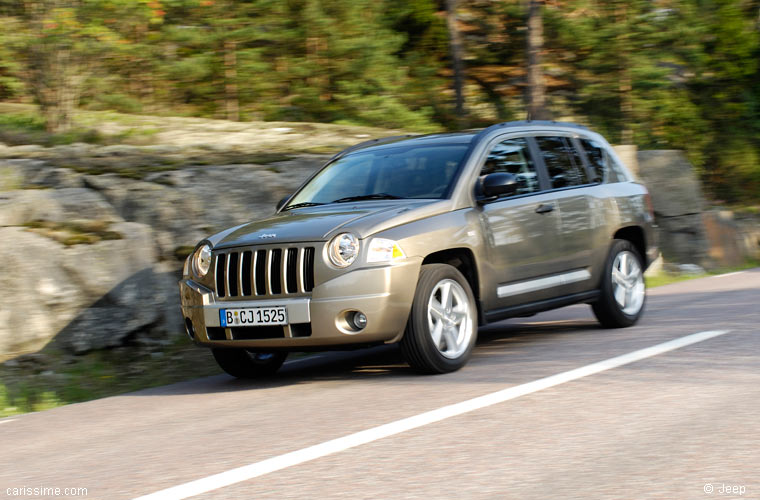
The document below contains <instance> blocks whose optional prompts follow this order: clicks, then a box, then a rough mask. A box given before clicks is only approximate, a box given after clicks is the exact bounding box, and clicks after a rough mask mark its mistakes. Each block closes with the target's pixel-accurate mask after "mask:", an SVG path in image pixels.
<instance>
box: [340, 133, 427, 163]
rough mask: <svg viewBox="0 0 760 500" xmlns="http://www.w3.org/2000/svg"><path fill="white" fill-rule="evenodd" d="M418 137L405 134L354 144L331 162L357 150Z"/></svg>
mask: <svg viewBox="0 0 760 500" xmlns="http://www.w3.org/2000/svg"><path fill="white" fill-rule="evenodd" d="M418 135H419V134H404V135H394V136H391V137H380V138H377V139H370V140H368V141H364V142H360V143H359V144H354V145H353V146H349V147H347V148H346V149H344V150H343V151H340V152H338V153H336V154H335V155H334V156H333V157H332V158H330V161H334V160H337V159H338V158H340V157H342V156H345V155H347V154H348V153H350V152H352V151H356V150H357V149H364V148H368V147H370V146H376V145H378V144H386V143H388V142H392V141H395V140H398V139H404V138H408V137H417V136H418Z"/></svg>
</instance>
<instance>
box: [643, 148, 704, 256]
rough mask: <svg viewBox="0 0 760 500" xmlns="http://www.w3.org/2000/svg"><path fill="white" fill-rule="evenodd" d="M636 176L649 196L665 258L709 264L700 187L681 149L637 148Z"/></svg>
mask: <svg viewBox="0 0 760 500" xmlns="http://www.w3.org/2000/svg"><path fill="white" fill-rule="evenodd" d="M637 163H638V166H639V172H638V176H639V178H640V179H641V180H642V181H643V182H644V184H646V186H647V189H649V192H650V194H651V196H652V204H653V205H654V212H655V222H656V224H657V226H658V227H657V233H658V239H659V244H660V250H661V251H662V253H663V255H664V257H665V260H667V261H671V262H677V263H696V264H700V265H709V259H708V241H707V237H706V235H705V228H704V224H703V221H702V211H703V210H704V208H705V200H704V197H703V196H702V187H701V185H700V183H699V179H698V178H697V174H696V172H695V171H694V168H693V167H692V165H691V163H690V162H689V160H688V159H687V158H686V155H685V154H684V153H683V151H676V150H657V151H639V152H638V155H637Z"/></svg>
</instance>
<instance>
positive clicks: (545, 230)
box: [480, 138, 561, 309]
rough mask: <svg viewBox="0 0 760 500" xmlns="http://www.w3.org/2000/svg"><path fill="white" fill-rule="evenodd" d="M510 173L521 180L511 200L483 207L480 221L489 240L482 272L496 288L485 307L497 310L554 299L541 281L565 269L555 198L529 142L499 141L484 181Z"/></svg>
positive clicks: (484, 171)
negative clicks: (544, 185)
mask: <svg viewBox="0 0 760 500" xmlns="http://www.w3.org/2000/svg"><path fill="white" fill-rule="evenodd" d="M495 172H507V173H510V174H513V175H515V176H516V177H517V180H518V184H519V187H518V189H517V192H516V193H515V194H514V195H513V196H509V197H504V198H499V199H497V200H494V201H491V202H489V203H485V204H483V205H482V206H481V212H480V221H481V224H482V226H483V232H484V234H485V235H486V238H487V246H488V254H489V259H488V262H486V263H485V265H484V266H483V267H482V272H486V273H489V276H491V277H492V279H490V280H488V281H491V282H497V283H498V284H497V285H496V287H494V289H493V290H488V296H487V297H484V298H483V299H485V302H486V308H488V309H499V308H504V307H509V306H512V305H515V304H520V303H523V302H532V301H534V300H541V299H543V298H547V297H550V296H551V290H549V289H547V287H544V286H543V281H542V278H545V277H547V276H551V275H552V274H554V273H557V272H559V271H560V270H561V265H560V261H561V250H560V245H559V242H558V239H559V235H558V229H559V220H558V217H559V211H558V210H554V205H553V204H554V203H556V202H555V201H554V199H555V198H556V194H552V193H549V192H547V191H546V190H544V189H542V186H541V182H540V178H539V176H538V172H537V169H536V163H535V162H534V159H533V156H532V154H531V148H530V147H529V145H528V141H527V140H526V139H525V138H513V139H506V140H500V141H499V140H497V141H496V143H495V144H494V145H493V146H492V147H491V149H490V152H489V154H488V156H487V157H486V159H485V161H484V164H483V167H482V169H481V172H480V174H481V176H485V175H488V174H491V173H495Z"/></svg>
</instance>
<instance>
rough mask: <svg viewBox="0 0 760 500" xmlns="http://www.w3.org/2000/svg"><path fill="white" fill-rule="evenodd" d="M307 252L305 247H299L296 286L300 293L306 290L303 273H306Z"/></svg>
mask: <svg viewBox="0 0 760 500" xmlns="http://www.w3.org/2000/svg"><path fill="white" fill-rule="evenodd" d="M305 253H306V249H305V248H299V249H298V257H297V264H296V266H297V267H296V269H297V270H298V272H297V273H296V287H297V288H298V291H299V292H300V293H304V292H306V290H305V288H304V279H303V273H304V254H305Z"/></svg>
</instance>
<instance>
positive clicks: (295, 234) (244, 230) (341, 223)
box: [209, 200, 448, 248]
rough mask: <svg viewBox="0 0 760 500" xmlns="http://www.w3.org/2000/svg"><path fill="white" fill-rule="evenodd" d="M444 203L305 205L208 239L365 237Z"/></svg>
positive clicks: (242, 242)
mask: <svg viewBox="0 0 760 500" xmlns="http://www.w3.org/2000/svg"><path fill="white" fill-rule="evenodd" d="M445 201H448V200H445ZM443 205H446V206H448V204H447V203H444V200H388V201H385V200H383V201H363V202H356V203H336V204H330V205H326V206H318V207H305V208H299V209H295V210H290V211H286V212H280V213H277V214H274V215H273V216H271V217H268V218H266V219H261V220H258V221H254V222H250V223H247V224H242V225H240V226H236V227H234V228H230V229H228V230H226V231H223V232H221V233H219V234H217V235H215V236H213V237H211V238H209V241H210V242H211V243H212V245H213V246H214V247H215V248H225V247H237V246H249V245H264V244H272V243H291V242H297V241H322V240H326V239H328V238H329V237H331V236H333V235H334V234H337V233H338V232H340V231H351V232H353V233H355V234H357V236H359V237H360V238H366V237H367V236H369V235H371V234H373V233H375V232H377V231H378V230H381V229H387V228H390V227H393V226H395V225H398V224H402V223H407V222H410V221H412V220H416V219H419V218H421V217H427V216H430V215H431V211H432V212H439V211H444V210H445V208H444V206H443ZM396 219H397V220H396Z"/></svg>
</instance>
